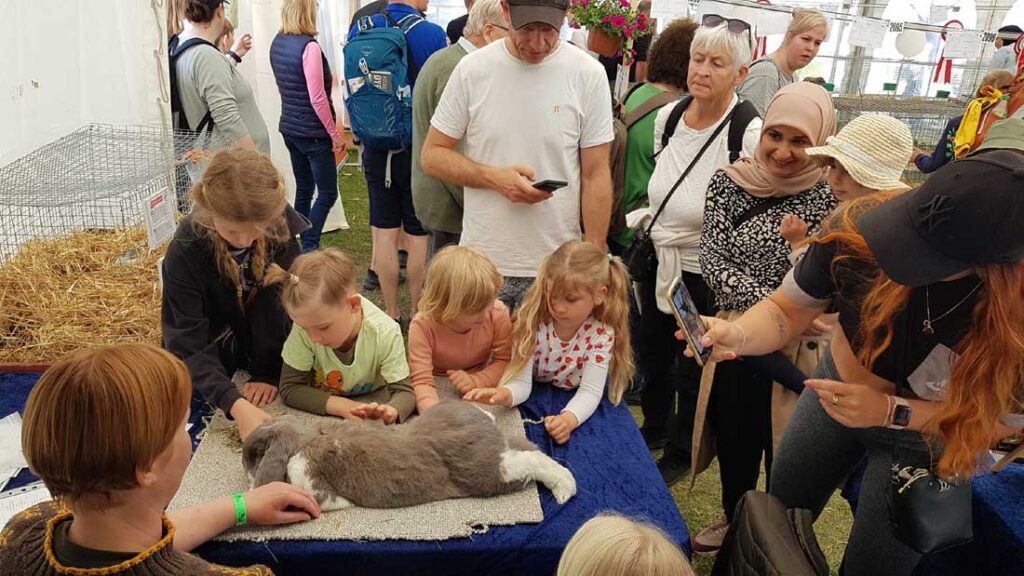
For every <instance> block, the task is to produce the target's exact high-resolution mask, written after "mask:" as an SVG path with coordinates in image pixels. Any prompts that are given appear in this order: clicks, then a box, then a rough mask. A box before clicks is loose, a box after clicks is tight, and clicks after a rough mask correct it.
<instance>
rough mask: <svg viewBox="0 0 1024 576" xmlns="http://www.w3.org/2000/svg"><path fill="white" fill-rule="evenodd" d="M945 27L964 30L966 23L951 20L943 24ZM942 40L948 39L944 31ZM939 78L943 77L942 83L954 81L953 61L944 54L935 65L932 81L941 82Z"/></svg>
mask: <svg viewBox="0 0 1024 576" xmlns="http://www.w3.org/2000/svg"><path fill="white" fill-rule="evenodd" d="M942 26H943V28H946V29H950V28H958V29H960V30H963V28H964V23H963V22H961V21H959V20H950V21H949V22H946V23H945V24H943V25H942ZM942 40H943V41H945V40H946V33H945V32H943V33H942ZM939 78H942V84H949V83H950V82H952V81H953V61H952V60H950V59H949V58H946V57H945V56H944V55H943V56H939V63H938V65H936V66H935V76H933V77H932V82H939Z"/></svg>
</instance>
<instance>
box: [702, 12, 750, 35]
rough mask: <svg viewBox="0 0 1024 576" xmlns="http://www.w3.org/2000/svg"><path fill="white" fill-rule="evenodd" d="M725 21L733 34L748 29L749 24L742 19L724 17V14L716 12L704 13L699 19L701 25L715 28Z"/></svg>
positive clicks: (747, 30)
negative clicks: (720, 14)
mask: <svg viewBox="0 0 1024 576" xmlns="http://www.w3.org/2000/svg"><path fill="white" fill-rule="evenodd" d="M723 22H725V23H727V24H728V29H729V32H732V33H733V34H743V33H744V32H749V31H750V24H747V23H746V22H744V21H743V20H739V19H737V18H726V17H725V16H719V15H718V14H705V15H704V18H702V19H701V21H700V24H701V26H705V27H707V28H715V27H717V26H721V25H722V23H723Z"/></svg>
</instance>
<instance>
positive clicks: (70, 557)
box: [53, 519, 138, 569]
mask: <svg viewBox="0 0 1024 576" xmlns="http://www.w3.org/2000/svg"><path fill="white" fill-rule="evenodd" d="M70 529H71V520H70V519H69V520H65V521H63V522H60V523H58V524H57V525H56V526H55V527H54V530H53V555H54V556H56V557H57V561H59V562H60V563H61V564H63V565H64V566H67V567H69V568H85V569H90V568H93V569H95V568H109V567H111V566H117V565H118V564H121V563H122V562H127V561H128V560H131V559H132V558H135V557H136V556H138V554H136V553H133V552H111V551H109V550H93V549H92V548H85V547H83V546H79V545H78V544H75V543H74V542H72V541H71V539H70V538H68V531H69V530H70Z"/></svg>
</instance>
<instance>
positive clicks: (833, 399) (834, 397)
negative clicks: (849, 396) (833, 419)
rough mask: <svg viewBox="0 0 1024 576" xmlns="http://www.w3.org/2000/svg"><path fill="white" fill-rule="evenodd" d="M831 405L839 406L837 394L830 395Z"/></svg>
mask: <svg viewBox="0 0 1024 576" xmlns="http://www.w3.org/2000/svg"><path fill="white" fill-rule="evenodd" d="M832 405H833V406H839V394H833V395H832Z"/></svg>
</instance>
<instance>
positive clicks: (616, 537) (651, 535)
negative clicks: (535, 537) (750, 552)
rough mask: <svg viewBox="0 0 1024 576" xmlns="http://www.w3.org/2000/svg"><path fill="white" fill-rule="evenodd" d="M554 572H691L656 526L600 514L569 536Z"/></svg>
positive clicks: (651, 575) (604, 575)
mask: <svg viewBox="0 0 1024 576" xmlns="http://www.w3.org/2000/svg"><path fill="white" fill-rule="evenodd" d="M557 576H693V569H692V568H691V567H690V563H689V562H688V561H687V560H686V557H685V556H683V553H682V551H680V550H679V548H678V547H677V546H676V545H675V544H673V543H672V542H671V541H670V540H669V539H668V537H667V536H665V533H664V532H662V531H661V530H659V529H658V528H656V527H654V526H652V525H650V524H646V523H643V522H637V521H634V520H630V519H629V518H626V517H623V516H619V515H617V514H602V515H600V516H596V517H594V518H591V519H590V520H588V521H587V522H586V524H584V525H583V526H581V527H580V529H579V530H577V531H576V534H574V535H573V537H572V539H571V540H569V544H568V545H566V547H565V551H563V552H562V559H561V560H560V561H559V562H558V572H557Z"/></svg>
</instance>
